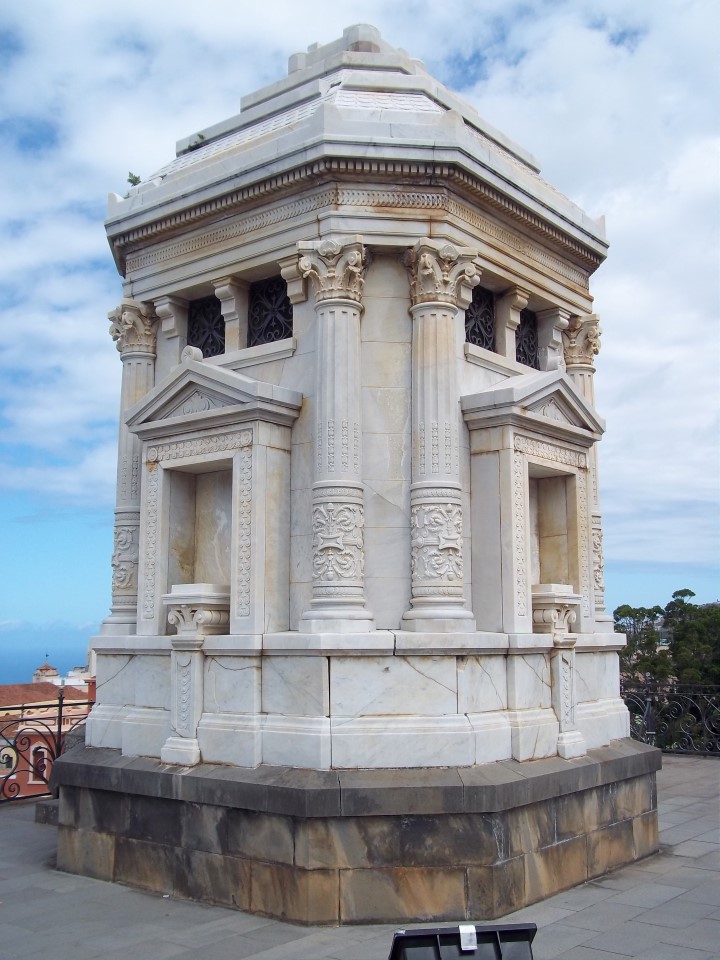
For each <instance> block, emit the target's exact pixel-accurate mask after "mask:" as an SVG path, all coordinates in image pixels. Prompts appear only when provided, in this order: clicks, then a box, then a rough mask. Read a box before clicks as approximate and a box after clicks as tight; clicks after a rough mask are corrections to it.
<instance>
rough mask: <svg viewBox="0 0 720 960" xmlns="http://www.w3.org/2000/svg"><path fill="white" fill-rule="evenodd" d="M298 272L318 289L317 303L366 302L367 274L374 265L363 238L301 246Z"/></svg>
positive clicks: (332, 240)
mask: <svg viewBox="0 0 720 960" xmlns="http://www.w3.org/2000/svg"><path fill="white" fill-rule="evenodd" d="M298 250H299V252H300V259H299V261H298V270H299V271H300V274H301V276H302V277H303V278H304V279H307V278H308V277H309V278H310V279H311V280H312V282H313V284H314V286H315V300H316V302H318V303H319V302H321V301H323V300H337V299H342V300H355V301H356V302H357V303H361V301H362V290H363V284H364V283H365V270H366V269H367V267H368V265H369V263H370V254H369V251H368V250H366V248H365V247H364V246H363V244H362V238H361V237H354V238H342V239H334V238H332V237H327V238H326V239H325V240H318V241H313V242H311V243H300V244H298Z"/></svg>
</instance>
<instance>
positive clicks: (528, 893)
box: [524, 837, 588, 903]
mask: <svg viewBox="0 0 720 960" xmlns="http://www.w3.org/2000/svg"><path fill="white" fill-rule="evenodd" d="M585 845H586V840H585V837H576V838H575V839H574V840H565V841H564V842H563V843H558V844H555V845H554V846H552V847H545V848H544V849H542V850H537V851H535V852H533V853H528V854H526V855H525V857H524V860H525V899H526V903H535V902H536V901H537V900H543V899H545V897H549V896H550V894H552V893H557V892H558V891H559V890H566V889H567V888H568V887H574V886H575V885H576V884H578V883H583V882H584V881H585V880H587V877H588V870H587V851H586V848H585Z"/></svg>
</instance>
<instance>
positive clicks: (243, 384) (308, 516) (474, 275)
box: [87, 25, 629, 912]
mask: <svg viewBox="0 0 720 960" xmlns="http://www.w3.org/2000/svg"><path fill="white" fill-rule="evenodd" d="M106 228H107V233H108V237H109V241H110V245H111V248H112V251H113V255H114V257H115V260H116V263H117V266H118V269H119V271H120V273H121V275H122V277H123V297H122V300H121V302H120V304H119V306H118V307H117V308H116V309H114V310H113V311H112V312H111V313H110V320H111V328H110V332H111V334H112V338H113V340H114V341H115V343H116V346H117V349H118V351H119V357H120V361H121V362H122V367H123V374H122V411H121V426H120V437H119V457H118V482H117V510H116V525H115V548H114V554H113V559H112V574H113V600H112V611H111V613H110V615H109V616H108V618H107V619H106V621H105V622H104V624H103V627H102V630H101V634H100V636H98V637H96V638H95V639H94V640H93V647H94V649H95V653H96V657H97V705H96V706H95V708H94V709H93V711H92V714H91V717H90V719H89V721H88V730H87V744H88V746H89V747H93V748H112V749H114V750H115V751H119V752H120V754H121V755H122V756H124V757H128V756H142V757H147V758H156V759H157V760H158V761H159V763H160V765H181V766H182V767H184V768H192V767H194V766H195V765H198V764H220V765H231V766H234V767H240V768H245V769H247V768H250V769H254V768H260V767H262V768H267V767H282V768H302V769H304V770H313V771H344V770H357V769H362V770H373V769H378V768H380V769H393V770H397V769H398V768H421V769H423V770H428V769H429V768H457V769H462V768H476V767H479V766H481V765H487V764H492V763H494V762H497V761H519V762H524V761H530V760H539V759H542V758H552V757H559V758H562V759H565V760H568V761H571V760H573V759H575V758H582V757H584V756H585V755H586V754H587V752H588V751H592V750H596V749H597V748H602V747H605V746H607V745H611V744H613V742H614V741H618V740H620V739H621V738H626V737H627V736H628V735H629V725H628V714H627V710H626V708H625V706H624V704H623V701H622V700H621V698H620V694H619V673H618V656H617V651H618V649H619V647H620V646H621V644H622V642H623V638H622V637H620V636H619V635H617V634H615V633H614V632H613V624H612V619H611V618H610V617H608V615H607V614H606V612H605V607H604V596H603V551H602V519H601V513H600V503H599V499H598V456H597V450H598V443H599V441H600V439H601V436H602V434H603V431H604V422H603V420H602V418H601V417H600V415H599V413H598V412H597V411H596V409H595V402H594V388H593V378H594V374H595V362H596V356H597V354H598V350H599V347H600V327H599V322H598V318H597V316H596V315H595V314H594V313H593V299H592V296H591V293H590V287H589V282H590V277H591V276H592V274H593V273H594V271H595V270H596V269H597V268H598V267H599V266H600V265H601V263H602V262H603V260H604V258H605V255H606V251H607V245H606V241H605V234H604V224H603V221H602V219H601V220H594V219H592V218H591V217H589V216H588V215H587V214H585V213H583V212H582V211H581V210H580V209H579V208H578V207H577V206H576V205H575V204H574V203H572V202H571V201H570V200H568V199H567V198H566V197H564V196H563V195H562V194H561V193H559V192H558V191H557V190H555V189H554V188H553V187H552V186H551V185H550V184H548V183H547V182H546V181H545V180H544V179H543V178H542V176H541V175H540V172H539V168H538V165H537V163H536V161H535V160H534V159H533V157H532V156H530V155H529V154H528V153H527V152H526V151H525V150H524V149H522V148H521V147H520V146H518V145H517V144H515V143H513V142H511V141H510V140H508V138H507V137H505V136H504V135H503V134H502V133H500V132H499V131H498V130H496V129H494V128H493V127H491V126H490V125H489V124H488V123H486V122H485V121H484V120H483V119H482V118H481V117H480V116H479V115H478V114H477V113H476V112H475V110H474V109H473V108H472V107H470V106H469V105H468V104H467V103H465V102H463V100H461V99H460V98H459V97H458V96H457V95H456V94H454V93H453V92H452V91H450V90H448V89H447V88H445V87H444V86H443V85H442V84H440V83H439V82H438V81H436V80H434V79H433V78H432V77H431V76H430V75H429V74H428V73H427V72H426V70H425V68H424V67H423V65H422V64H421V63H420V62H418V61H416V60H413V59H411V58H410V57H409V56H408V55H407V54H406V53H405V52H404V51H401V50H397V49H394V48H392V47H391V46H390V45H389V44H387V43H386V42H385V41H383V40H382V38H381V37H380V35H379V34H378V32H377V30H375V29H374V28H373V27H369V26H366V25H358V26H354V27H351V28H348V29H347V30H346V31H345V33H344V35H343V37H342V38H341V39H340V40H338V41H336V42H334V43H330V44H327V45H325V46H319V45H317V44H315V45H313V46H311V47H310V48H309V49H308V51H307V53H300V54H296V55H295V56H293V57H291V58H290V62H289V70H288V75H287V77H286V78H284V79H282V80H280V81H278V82H277V83H274V84H272V85H271V86H269V87H265V88H263V89H261V90H259V91H257V92H256V93H253V94H250V95H248V96H246V97H244V98H243V99H242V102H241V111H240V113H239V114H238V115H237V116H233V117H230V118H229V119H228V120H225V121H222V122H220V123H217V124H215V125H214V126H211V127H208V128H207V129H205V130H202V131H197V132H195V133H193V134H192V135H191V136H189V137H188V138H186V139H185V140H182V141H180V142H179V144H178V149H177V156H176V158H175V159H173V160H171V161H170V162H169V163H168V164H167V165H166V166H164V167H162V168H161V169H160V170H158V171H157V172H155V173H153V174H152V175H150V176H147V177H146V178H145V179H144V180H143V182H141V183H140V184H138V185H137V186H134V187H132V188H131V189H130V192H129V194H128V196H127V197H125V198H121V197H119V196H116V195H114V194H112V195H111V197H110V208H109V216H108V220H107V223H106ZM270 912H272V911H270Z"/></svg>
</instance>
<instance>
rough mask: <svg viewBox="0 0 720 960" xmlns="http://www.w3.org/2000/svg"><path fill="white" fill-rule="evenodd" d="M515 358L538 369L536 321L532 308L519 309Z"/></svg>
mask: <svg viewBox="0 0 720 960" xmlns="http://www.w3.org/2000/svg"><path fill="white" fill-rule="evenodd" d="M515 359H516V360H517V362H518V363H524V364H526V366H528V367H534V368H535V369H536V370H539V369H540V357H539V355H538V323H537V316H536V315H535V314H534V313H533V312H532V310H521V311H520V324H519V326H518V328H517V330H516V331H515Z"/></svg>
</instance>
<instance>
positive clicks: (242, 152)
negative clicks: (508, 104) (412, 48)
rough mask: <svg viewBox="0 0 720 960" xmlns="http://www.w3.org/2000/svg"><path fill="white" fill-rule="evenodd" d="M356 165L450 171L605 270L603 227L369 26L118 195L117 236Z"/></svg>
mask: <svg viewBox="0 0 720 960" xmlns="http://www.w3.org/2000/svg"><path fill="white" fill-rule="evenodd" d="M358 158H360V159H362V160H363V161H366V162H367V163H368V164H370V165H372V164H374V165H375V166H374V169H375V170H383V169H386V170H387V172H388V176H389V175H391V174H392V172H393V171H397V169H398V166H397V165H398V164H406V165H408V166H407V170H408V173H409V174H410V175H412V171H413V169H414V168H415V169H417V170H419V169H420V168H423V169H427V164H433V165H435V167H436V168H437V167H438V166H440V167H442V168H443V169H445V170H451V171H453V173H454V174H455V175H457V176H459V177H464V178H465V179H467V180H468V182H470V181H472V182H474V183H479V184H481V185H482V189H484V190H485V191H486V192H487V191H491V192H492V193H493V194H494V195H496V196H498V197H501V198H502V200H503V202H504V203H506V204H508V203H509V204H511V205H514V206H516V207H517V208H518V210H522V211H523V212H528V213H529V214H530V215H531V216H533V217H534V218H538V217H539V218H541V219H542V220H543V221H544V222H547V223H549V224H551V225H552V227H553V228H554V229H555V230H561V231H563V232H564V233H565V234H566V235H568V236H570V237H572V238H573V239H574V240H575V241H576V242H577V241H579V242H580V243H581V244H582V245H583V246H584V247H586V249H587V250H588V252H590V253H591V254H592V256H593V258H596V259H597V262H600V261H601V260H602V259H604V256H605V252H606V244H605V239H604V222H603V220H602V218H601V219H600V220H594V219H592V218H590V217H588V216H587V215H586V214H585V213H583V211H582V210H581V209H580V208H579V207H577V206H576V205H575V204H574V203H572V202H571V201H570V200H568V198H567V197H565V196H564V195H563V194H561V193H560V192H559V191H557V190H556V189H555V188H553V187H552V186H551V185H550V184H548V183H547V182H546V181H545V180H544V179H543V178H542V177H541V176H540V173H539V167H538V164H537V162H536V161H535V159H534V158H533V157H532V156H531V155H530V154H529V153H527V151H525V150H523V149H522V148H521V147H520V146H518V145H517V144H516V143H513V142H512V141H511V140H510V139H509V138H507V137H506V136H504V135H503V134H502V133H500V132H499V131H498V130H496V129H495V128H494V127H492V126H491V125H490V124H488V123H487V122H486V121H485V120H483V119H482V117H480V116H479V114H478V113H477V112H476V111H475V110H474V109H473V108H472V107H471V106H470V105H469V104H467V103H466V102H465V101H463V100H462V99H461V98H460V97H459V96H458V95H457V94H455V93H453V92H452V91H451V90H449V89H448V88H447V87H445V86H444V85H443V84H441V83H440V82H439V81H437V80H435V79H434V78H433V77H431V76H430V74H429V73H428V72H427V70H426V69H425V67H424V66H423V64H422V63H421V62H420V61H418V60H414V59H412V58H411V57H410V56H409V55H408V54H407V53H406V52H405V51H404V50H400V49H396V48H394V47H392V46H391V45H390V44H388V43H387V42H386V41H385V40H383V39H382V37H381V36H380V33H379V31H378V30H377V29H376V28H375V27H373V26H370V25H367V24H357V25H355V26H352V27H348V28H347V29H346V30H345V31H344V33H343V36H342V37H341V38H340V39H339V40H336V41H334V42H332V43H328V44H325V45H323V46H320V45H318V44H313V45H312V46H310V47H309V48H308V50H307V51H306V52H305V53H296V54H294V55H293V56H291V57H290V60H289V64H288V75H287V77H285V78H283V79H282V80H279V81H277V82H276V83H273V84H271V85H270V86H267V87H263V88H262V89H260V90H258V91H256V92H255V93H251V94H249V95H248V96H245V97H243V98H242V101H241V111H240V113H239V114H237V115H236V116H233V117H230V118H229V119H227V120H225V121H223V122H221V123H217V124H215V125H213V126H210V127H207V128H206V129H203V130H198V131H196V132H194V133H192V134H191V135H190V136H188V137H185V138H184V139H183V140H180V141H179V142H178V144H177V155H176V157H175V159H173V160H171V161H170V162H168V163H167V164H165V165H164V166H163V167H161V168H160V169H159V170H157V171H156V172H155V173H154V174H152V176H150V177H149V178H147V180H145V181H144V182H143V183H141V184H139V185H138V186H136V187H133V188H131V190H130V192H129V195H128V197H127V198H126V199H122V198H120V197H118V196H117V195H114V194H111V195H110V209H109V218H108V221H107V228H108V233H109V235H110V239H111V240H112V238H113V235H117V234H119V233H122V232H123V231H125V230H127V229H134V228H138V227H141V226H142V224H143V223H147V222H148V221H149V220H151V219H152V218H153V216H155V217H159V216H165V215H167V214H168V213H170V214H172V215H177V214H179V213H180V212H181V211H182V210H183V209H187V208H188V207H189V206H191V204H192V202H203V203H207V202H208V201H210V202H212V201H213V200H214V199H215V198H218V197H220V196H226V195H227V194H228V193H229V192H233V191H239V190H244V191H247V190H248V188H250V189H253V188H254V185H257V188H258V191H259V193H260V192H262V191H261V190H260V184H262V182H263V181H267V180H268V178H275V180H276V182H277V180H278V178H280V182H282V178H289V177H290V176H292V175H294V174H293V172H294V171H297V170H298V169H299V168H301V167H302V168H304V169H312V165H313V164H316V165H322V164H323V162H325V163H327V162H328V161H332V162H336V163H337V162H342V161H343V160H346V161H352V160H357V159H358ZM383 165H385V167H384V166H383ZM321 168H322V167H321V166H318V169H321Z"/></svg>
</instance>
